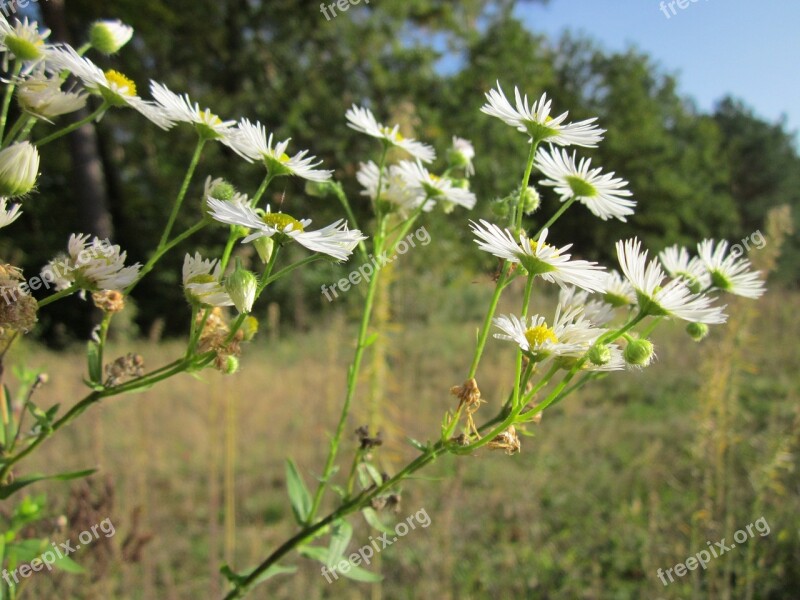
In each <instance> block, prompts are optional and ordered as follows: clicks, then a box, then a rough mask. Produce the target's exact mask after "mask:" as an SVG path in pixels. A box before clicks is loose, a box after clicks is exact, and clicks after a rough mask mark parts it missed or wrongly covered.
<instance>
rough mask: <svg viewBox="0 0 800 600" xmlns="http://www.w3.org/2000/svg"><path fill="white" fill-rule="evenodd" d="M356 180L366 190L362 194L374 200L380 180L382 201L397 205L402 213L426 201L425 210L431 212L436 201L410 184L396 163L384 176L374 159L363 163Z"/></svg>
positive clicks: (410, 210)
mask: <svg viewBox="0 0 800 600" xmlns="http://www.w3.org/2000/svg"><path fill="white" fill-rule="evenodd" d="M356 180H358V182H359V183H360V184H361V186H362V187H363V188H364V190H363V191H362V192H361V195H362V196H368V197H369V198H370V199H371V200H372V201H373V202H374V201H375V200H376V199H378V182H379V181H380V184H381V188H382V189H381V194H380V201H381V202H388V203H389V204H391V205H393V206H395V207H397V209H398V210H399V211H400V213H401V214H408V213H409V212H412V211H413V210H415V209H416V208H418V207H419V206H420V204H422V203H423V202H425V206H424V207H423V209H422V210H423V211H425V212H430V211H431V210H433V207H434V206H435V205H436V203H435V202H434V201H433V200H430V199H426V197H425V195H424V194H423V193H421V192H420V190H419V189H414V188H412V187H410V186H409V185H408V183H407V182H406V180H405V178H404V177H403V175H402V173H401V172H400V170H399V168H398V167H397V166H396V165H392V166H390V167H389V168H388V169H386V170H385V171H384V174H383V177H381V176H380V169H379V168H378V165H376V164H375V163H374V162H373V161H369V162H368V163H361V164H360V166H359V168H358V171H357V172H356Z"/></svg>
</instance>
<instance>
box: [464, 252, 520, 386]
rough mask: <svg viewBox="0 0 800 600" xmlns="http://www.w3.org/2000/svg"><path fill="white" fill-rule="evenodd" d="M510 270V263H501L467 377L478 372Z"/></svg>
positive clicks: (469, 377)
mask: <svg viewBox="0 0 800 600" xmlns="http://www.w3.org/2000/svg"><path fill="white" fill-rule="evenodd" d="M510 271H511V263H508V262H507V263H505V264H504V265H503V271H502V273H501V274H500V277H499V278H498V279H497V284H496V285H495V288H494V294H493V295H492V300H491V302H490V303H489V310H488V311H486V317H485V318H484V320H483V326H482V327H481V329H480V333H479V334H478V344H477V346H476V347H475V354H474V355H473V357H472V365H471V366H470V368H469V374H468V375H467V379H472V378H473V377H475V374H476V373H477V372H478V365H479V364H480V362H481V357H482V356H483V349H484V347H485V346H486V340H487V339H488V338H489V330H490V329H491V327H492V319H493V318H494V313H495V312H496V311H497V303H498V302H500V296H501V295H502V293H503V288H504V287H505V283H506V279H507V278H508V274H509V273H510Z"/></svg>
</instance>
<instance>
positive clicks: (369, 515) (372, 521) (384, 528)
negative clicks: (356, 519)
mask: <svg viewBox="0 0 800 600" xmlns="http://www.w3.org/2000/svg"><path fill="white" fill-rule="evenodd" d="M361 514H362V515H364V519H365V520H366V521H367V523H368V524H369V526H370V527H372V528H373V529H377V530H378V531H380V532H381V533H391V534H394V529H392V528H391V527H389V526H388V525H384V524H383V521H381V518H380V517H379V516H378V513H377V512H376V511H375V509H374V508H370V507H367V508H364V509H362V510H361Z"/></svg>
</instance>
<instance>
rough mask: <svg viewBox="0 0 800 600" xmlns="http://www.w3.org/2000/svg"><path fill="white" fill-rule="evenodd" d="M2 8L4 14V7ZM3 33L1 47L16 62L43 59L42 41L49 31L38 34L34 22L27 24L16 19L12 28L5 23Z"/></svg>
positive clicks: (26, 21)
mask: <svg viewBox="0 0 800 600" xmlns="http://www.w3.org/2000/svg"><path fill="white" fill-rule="evenodd" d="M3 6H4V8H3V10H4V12H5V5H3ZM12 8H13V7H12ZM6 14H8V13H6ZM3 21H5V19H3ZM3 33H4V34H5V35H4V37H3V45H4V46H5V47H6V48H7V49H8V52H9V53H10V54H11V55H12V56H14V57H15V58H16V59H17V60H22V61H34V60H39V59H41V58H44V40H45V38H46V37H47V36H48V35H50V30H49V29H48V30H45V31H44V32H42V33H40V32H39V26H38V25H37V23H36V22H35V21H34V22H32V23H29V22H28V19H25V20H24V21H20V20H19V19H17V21H16V23H15V25H14V26H13V27H12V26H11V25H10V24H9V23H8V22H6V25H5V31H4V32H3Z"/></svg>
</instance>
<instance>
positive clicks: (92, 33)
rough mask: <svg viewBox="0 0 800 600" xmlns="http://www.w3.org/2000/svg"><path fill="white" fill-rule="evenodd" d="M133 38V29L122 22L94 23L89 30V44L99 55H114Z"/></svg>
mask: <svg viewBox="0 0 800 600" xmlns="http://www.w3.org/2000/svg"><path fill="white" fill-rule="evenodd" d="M131 37H133V27H130V26H128V25H125V24H124V23H123V22H122V21H119V20H116V21H95V22H94V23H93V24H92V26H91V28H90V29H89V43H90V44H91V45H92V48H94V49H95V50H97V51H98V52H100V53H101V54H106V55H109V54H116V53H117V52H119V50H120V48H122V47H123V46H124V45H125V44H127V43H128V41H130V39H131Z"/></svg>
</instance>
